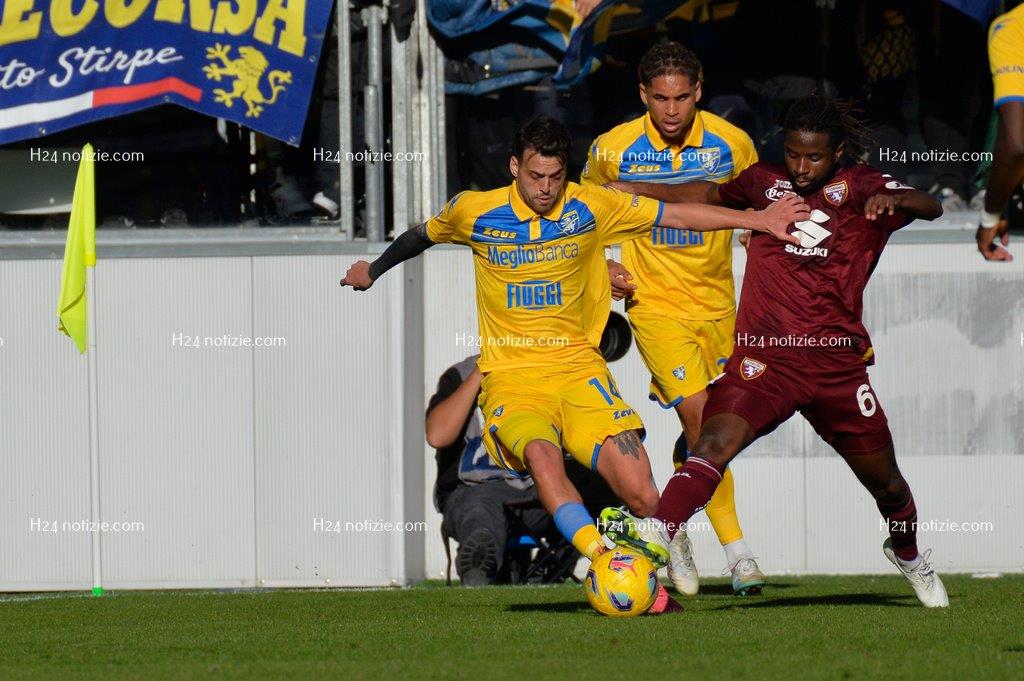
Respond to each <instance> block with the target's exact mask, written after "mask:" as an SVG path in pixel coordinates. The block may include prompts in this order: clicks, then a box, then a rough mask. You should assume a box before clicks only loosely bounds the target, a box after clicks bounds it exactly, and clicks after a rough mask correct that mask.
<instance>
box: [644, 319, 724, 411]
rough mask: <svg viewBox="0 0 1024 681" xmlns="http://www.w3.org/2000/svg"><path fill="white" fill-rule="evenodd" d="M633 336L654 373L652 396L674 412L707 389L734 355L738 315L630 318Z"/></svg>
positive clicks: (648, 366) (652, 377)
mask: <svg viewBox="0 0 1024 681" xmlns="http://www.w3.org/2000/svg"><path fill="white" fill-rule="evenodd" d="M629 324H630V326H632V327H633V337H634V338H635V339H636V347H637V349H638V350H640V356H641V357H643V359H644V364H646V365H647V369H648V370H649V371H650V372H651V393H650V397H651V399H652V400H654V401H656V402H657V403H658V404H660V405H661V406H662V408H664V409H672V408H673V407H675V406H676V405H677V404H679V403H680V402H682V401H683V399H684V398H687V397H689V396H690V395H695V394H697V393H699V392H700V391H701V390H704V388H706V387H707V385H708V383H709V382H710V381H711V379H713V378H714V377H715V376H717V375H718V374H720V373H722V369H723V367H725V362H726V361H727V360H728V359H729V355H731V354H732V346H733V333H734V330H735V328H736V315H735V314H733V315H729V316H728V317H725V318H724V319H715V320H710V321H701V320H692V321H691V320H685V319H674V318H672V317H664V316H661V315H646V314H645V315H640V314H631V315H629Z"/></svg>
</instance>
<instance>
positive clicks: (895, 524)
mask: <svg viewBox="0 0 1024 681" xmlns="http://www.w3.org/2000/svg"><path fill="white" fill-rule="evenodd" d="M878 510H879V512H880V513H881V514H882V517H883V518H885V522H886V525H887V526H888V528H889V536H890V537H891V538H892V550H893V553H895V554H896V557H897V558H899V559H900V560H902V561H911V560H913V559H914V558H916V557H917V506H915V505H914V495H913V494H911V493H910V488H909V487H908V488H907V496H906V497H904V498H903V499H901V500H900V501H897V502H895V503H885V502H882V501H879V502H878Z"/></svg>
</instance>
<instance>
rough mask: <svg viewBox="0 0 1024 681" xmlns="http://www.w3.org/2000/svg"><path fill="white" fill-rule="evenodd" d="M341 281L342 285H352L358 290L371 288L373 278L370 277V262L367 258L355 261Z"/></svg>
mask: <svg viewBox="0 0 1024 681" xmlns="http://www.w3.org/2000/svg"><path fill="white" fill-rule="evenodd" d="M339 283H340V284H341V285H342V286H351V287H352V288H354V289H355V290H357V291H365V290H366V289H368V288H370V287H371V286H373V278H371V277H370V263H368V262H366V261H365V260H357V261H355V262H354V263H352V266H351V267H349V268H348V272H346V273H345V277H344V278H343V279H342V280H341V281H340V282H339Z"/></svg>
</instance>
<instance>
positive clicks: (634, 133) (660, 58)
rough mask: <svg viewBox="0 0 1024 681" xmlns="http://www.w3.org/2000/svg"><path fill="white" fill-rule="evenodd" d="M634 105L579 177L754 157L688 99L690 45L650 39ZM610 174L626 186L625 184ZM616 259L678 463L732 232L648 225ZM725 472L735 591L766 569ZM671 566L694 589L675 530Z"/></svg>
mask: <svg viewBox="0 0 1024 681" xmlns="http://www.w3.org/2000/svg"><path fill="white" fill-rule="evenodd" d="M638 76H639V80H640V99H641V100H642V101H643V103H644V106H646V107H647V113H646V114H644V115H643V116H641V117H639V118H637V119H634V120H632V121H629V122H627V123H623V124H622V125H619V126H617V127H615V128H612V129H611V130H609V131H608V132H606V133H604V134H603V135H601V136H600V137H598V138H597V139H596V140H595V141H594V144H593V145H592V147H591V149H590V156H589V158H588V159H587V165H586V167H585V168H584V170H583V176H582V178H581V182H582V183H583V184H597V185H603V184H607V183H628V182H646V183H658V184H669V185H673V184H678V183H682V182H694V181H712V182H717V183H721V182H727V181H728V180H731V179H732V178H734V177H736V176H737V175H739V173H740V172H741V171H743V170H744V169H746V168H747V167H748V166H750V165H753V164H754V163H755V162H757V152H756V151H755V150H754V145H753V143H752V142H751V141H750V137H748V136H747V134H746V133H745V132H743V131H742V130H740V129H739V128H737V127H736V126H734V125H732V124H731V123H729V122H728V121H726V120H724V119H722V118H719V117H718V116H716V115H714V114H712V113H708V112H706V111H700V110H698V109H697V102H699V101H700V98H701V84H702V81H703V71H702V68H701V64H700V61H699V60H698V59H697V57H696V55H694V54H693V52H691V51H690V50H688V49H686V48H685V47H683V46H682V45H680V44H679V43H676V42H664V43H658V44H657V45H655V46H654V47H652V48H651V49H650V50H648V52H647V53H646V54H645V55H644V57H643V58H642V59H641V61H640V66H639V69H638ZM613 186H616V187H619V188H622V189H625V190H627V191H628V190H629V187H628V185H627V184H613ZM622 262H623V265H624V266H625V269H623V268H622V266H620V265H618V263H615V262H614V261H609V269H610V270H611V276H612V283H613V286H614V287H615V289H616V294H615V297H616V298H617V299H618V298H621V297H622V296H623V295H625V296H627V297H628V300H627V303H626V309H627V311H628V312H629V321H630V324H631V326H632V327H633V335H634V337H635V338H636V344H637V349H638V350H639V351H640V355H641V357H643V360H644V364H646V366H647V368H648V369H649V370H650V372H651V392H650V396H651V399H652V400H656V401H657V402H658V404H660V405H661V406H662V407H663V408H664V409H675V411H676V413H677V414H678V416H679V420H680V422H681V423H682V427H683V433H682V435H681V436H680V437H679V439H678V441H677V442H676V446H675V451H674V452H673V460H674V463H675V465H676V468H677V469H678V468H680V467H681V466H682V465H683V462H684V461H685V459H686V456H687V453H688V452H689V450H690V449H691V448H692V447H693V444H694V442H695V441H696V439H697V435H698V434H699V433H700V424H701V413H702V411H703V409H704V403H705V402H706V401H707V393H706V392H705V390H704V389H705V387H706V386H707V384H708V382H709V381H710V380H711V379H712V378H714V377H715V376H717V375H718V374H719V373H720V372H721V371H722V367H723V366H724V365H725V362H726V360H727V359H728V357H729V355H731V354H732V348H733V329H734V326H735V322H736V294H735V291H734V289H733V278H732V232H731V231H718V232H709V233H705V232H699V231H696V230H692V229H688V228H676V227H660V226H659V227H658V228H656V229H655V230H654V231H653V232H652V233H651V234H650V235H645V237H644V238H642V239H636V240H634V241H628V242H626V243H624V244H623V245H622ZM734 489H735V488H734V483H733V477H732V473H731V471H729V470H726V473H725V477H724V479H723V481H722V484H721V485H719V487H718V489H717V491H716V492H715V496H714V497H713V498H712V500H711V503H709V504H708V507H707V514H708V519H709V520H710V521H711V524H712V526H713V527H714V529H715V533H716V534H717V535H718V539H719V541H720V542H721V544H722V546H723V548H724V550H725V554H726V560H727V562H728V565H729V569H730V572H731V573H732V583H733V589H734V591H735V592H736V593H737V594H741V595H747V594H755V593H759V592H760V591H761V588H762V587H763V586H764V583H765V578H764V574H763V573H762V572H761V570H760V569H759V568H758V565H757V562H756V561H755V560H754V556H753V554H752V553H751V551H750V549H749V548H748V546H747V543H746V541H745V540H744V539H743V531H742V530H741V529H740V524H739V519H738V518H737V515H736V503H735V493H734ZM671 551H672V561H671V562H670V563H669V576H670V577H671V579H672V583H673V584H674V585H675V586H676V588H677V589H678V590H679V591H680V593H683V594H686V595H689V596H692V595H696V593H697V591H698V589H699V580H698V575H697V568H696V565H695V564H694V561H693V551H692V547H691V543H690V539H689V537H688V536H687V534H686V532H685V531H681V532H678V533H677V534H676V535H675V539H674V542H673V544H672V546H671Z"/></svg>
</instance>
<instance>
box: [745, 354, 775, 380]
mask: <svg viewBox="0 0 1024 681" xmlns="http://www.w3.org/2000/svg"><path fill="white" fill-rule="evenodd" d="M767 368H768V367H767V366H766V365H765V364H764V362H758V361H757V360H756V359H750V358H749V357H744V358H743V362H742V363H740V373H742V374H743V380H744V381H750V380H753V379H755V378H757V377H758V376H760V375H761V374H763V373H764V370H765V369H767Z"/></svg>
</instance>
